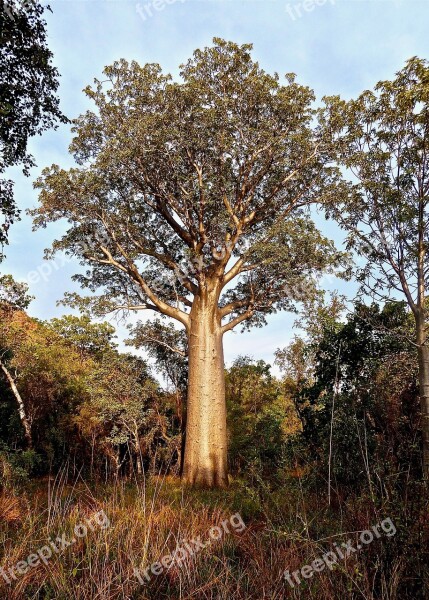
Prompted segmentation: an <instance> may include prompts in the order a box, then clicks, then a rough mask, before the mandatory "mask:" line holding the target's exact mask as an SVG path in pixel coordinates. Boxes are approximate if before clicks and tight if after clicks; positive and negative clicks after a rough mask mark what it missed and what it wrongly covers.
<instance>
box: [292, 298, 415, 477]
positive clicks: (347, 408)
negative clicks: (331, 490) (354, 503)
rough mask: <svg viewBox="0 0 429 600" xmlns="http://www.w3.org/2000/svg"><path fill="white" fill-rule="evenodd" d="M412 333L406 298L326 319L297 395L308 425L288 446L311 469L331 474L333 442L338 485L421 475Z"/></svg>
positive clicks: (303, 421) (360, 307)
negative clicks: (309, 369)
mask: <svg viewBox="0 0 429 600" xmlns="http://www.w3.org/2000/svg"><path fill="white" fill-rule="evenodd" d="M409 332H410V315H409V314H408V313H407V311H406V310H405V305H404V303H389V304H386V305H385V306H384V308H383V309H382V310H380V308H379V307H378V306H377V305H375V304H373V305H371V306H365V305H362V304H358V305H356V307H355V312H354V313H353V314H351V315H350V316H349V317H348V319H347V322H346V323H338V322H337V323H335V322H332V321H328V322H327V324H326V326H325V330H324V335H323V337H322V338H321V339H318V340H316V342H315V343H313V346H312V349H311V351H312V353H313V355H314V357H315V368H314V373H313V377H312V379H310V380H308V381H307V382H305V381H304V382H302V383H301V385H300V387H299V388H298V390H297V391H296V395H295V398H294V400H295V405H296V408H297V411H298V414H299V417H300V419H301V422H302V425H303V431H302V434H300V435H298V436H297V437H295V438H294V439H292V440H290V444H289V452H290V453H291V454H292V455H293V456H294V457H295V459H296V458H298V460H299V462H300V464H301V465H305V466H307V467H308V468H309V469H310V470H312V469H313V468H314V466H315V465H317V473H320V472H322V473H325V476H326V475H327V472H328V461H329V460H330V454H331V447H332V457H331V464H332V473H333V476H334V478H335V481H336V484H338V485H346V486H347V485H351V486H356V485H361V484H363V483H364V482H366V483H368V480H371V481H372V479H373V478H374V479H375V480H377V479H378V480H379V478H380V477H384V476H386V475H387V474H388V473H390V474H391V475H392V474H393V473H395V477H396V475H400V474H401V473H402V474H403V473H405V472H406V471H407V470H408V472H409V470H410V469H412V470H413V473H414V476H415V477H418V476H419V472H420V464H419V458H418V451H419V445H418V444H417V445H416V446H415V447H414V449H412V447H411V446H410V440H411V439H415V438H416V433H417V432H418V427H419V425H418V421H419V419H418V414H419V403H418V394H417V387H416V366H415V350H414V348H413V346H412V345H411V344H410V343H409V341H408V336H409ZM310 346H311V342H310ZM331 425H332V434H331ZM399 479H402V477H399Z"/></svg>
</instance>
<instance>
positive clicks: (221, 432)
mask: <svg viewBox="0 0 429 600" xmlns="http://www.w3.org/2000/svg"><path fill="white" fill-rule="evenodd" d="M218 296H219V294H218V291H217V290H216V289H212V290H211V291H205V293H202V294H199V295H198V296H196V298H195V300H194V303H193V306H192V309H191V313H190V325H189V329H188V338H189V382H188V402H187V411H186V412H187V414H186V442H185V455H184V461H183V472H182V479H183V481H184V483H187V484H189V485H200V486H204V487H210V488H212V487H226V486H227V485H228V467H227V432H226V402H225V372H224V357H223V332H222V327H221V319H220V316H219V311H218Z"/></svg>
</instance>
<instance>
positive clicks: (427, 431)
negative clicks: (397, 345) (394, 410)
mask: <svg viewBox="0 0 429 600" xmlns="http://www.w3.org/2000/svg"><path fill="white" fill-rule="evenodd" d="M418 354H419V389H420V404H421V411H422V420H421V424H422V434H423V475H424V477H425V479H427V480H429V346H426V345H425V344H419V347H418Z"/></svg>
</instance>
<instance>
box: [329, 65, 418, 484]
mask: <svg viewBox="0 0 429 600" xmlns="http://www.w3.org/2000/svg"><path fill="white" fill-rule="evenodd" d="M324 122H325V125H326V128H327V130H329V133H330V135H331V139H332V142H333V145H332V154H333V156H335V158H336V159H337V160H338V161H339V162H340V163H341V164H342V165H343V166H344V167H345V168H346V169H347V170H348V172H349V174H350V186H349V189H348V191H347V192H345V193H343V192H339V194H338V196H337V198H336V202H335V203H333V204H332V205H331V208H330V209H329V212H330V214H331V215H332V216H334V218H335V219H337V221H338V222H339V224H340V225H341V226H342V227H343V228H344V229H345V230H346V231H347V232H348V245H349V247H350V248H353V249H354V250H355V251H356V252H357V253H358V255H360V256H362V257H364V258H365V259H366V264H365V266H364V267H363V268H361V269H359V274H358V278H359V280H360V281H361V283H362V291H364V292H365V293H370V294H371V295H373V296H374V297H375V299H377V300H380V299H381V300H388V299H389V298H391V297H392V296H393V297H396V296H398V295H399V296H402V297H404V298H405V299H406V301H407V303H408V305H409V307H410V309H411V311H412V313H413V315H414V320H415V337H414V343H415V345H416V346H417V351H418V360H419V380H420V398H421V411H422V430H423V470H424V474H425V477H426V478H429V339H428V298H427V295H428V286H429V255H428V244H429V210H428V205H429V62H428V61H425V60H420V59H418V58H412V59H411V60H409V61H408V62H407V64H406V66H405V67H404V69H402V70H401V71H400V72H399V73H397V75H396V77H395V79H394V80H393V81H381V82H379V83H378V84H377V85H376V87H375V90H374V91H366V92H364V93H363V94H361V95H360V96H359V97H358V98H357V99H356V100H351V101H349V102H345V101H343V100H341V99H340V98H339V97H333V98H327V99H326V108H325V111H324ZM344 189H345V188H343V191H344Z"/></svg>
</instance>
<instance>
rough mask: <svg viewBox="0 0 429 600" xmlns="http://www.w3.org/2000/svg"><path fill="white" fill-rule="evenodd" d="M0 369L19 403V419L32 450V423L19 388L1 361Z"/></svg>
mask: <svg viewBox="0 0 429 600" xmlns="http://www.w3.org/2000/svg"><path fill="white" fill-rule="evenodd" d="M0 367H1V369H2V371H3V373H4V374H5V375H6V379H7V380H8V382H9V385H10V389H11V390H12V393H13V395H14V396H15V399H16V401H17V403H18V412H19V418H20V419H21V423H22V426H23V427H24V433H25V439H26V440H27V444H28V446H29V448H31V446H32V445H33V440H32V436H31V427H30V422H29V420H28V417H27V413H26V412H25V405H24V402H23V400H22V398H21V395H20V393H19V391H18V388H17V387H16V384H15V380H14V379H13V377H12V375H11V374H10V373H9V370H8V369H7V367H6V365H5V364H3V363H2V362H1V361H0Z"/></svg>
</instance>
